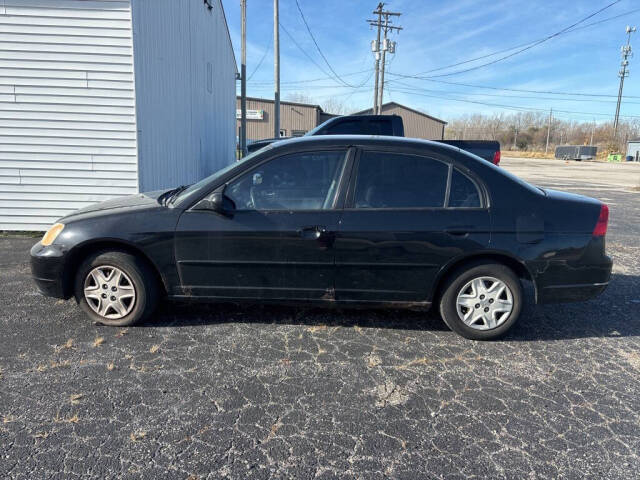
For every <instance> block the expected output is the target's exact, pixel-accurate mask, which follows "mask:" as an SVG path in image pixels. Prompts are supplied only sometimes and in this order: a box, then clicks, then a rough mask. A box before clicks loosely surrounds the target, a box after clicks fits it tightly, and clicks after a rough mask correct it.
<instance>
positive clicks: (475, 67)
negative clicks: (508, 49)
mask: <svg viewBox="0 0 640 480" xmlns="http://www.w3.org/2000/svg"><path fill="white" fill-rule="evenodd" d="M296 1H297V0H296ZM620 1H621V0H615V1H614V2H611V3H610V4H609V5H607V6H605V7H603V8H601V9H599V10H597V11H595V12H593V13H592V14H590V15H588V16H586V17H584V18H582V19H581V20H579V21H577V22H575V23H574V24H572V25H570V26H568V27H565V28H563V29H562V30H560V31H558V32H555V33H553V34H551V35H547V36H546V37H544V38H542V39H540V40H538V41H535V42H533V43H531V44H529V45H527V46H525V47H523V48H521V49H519V50H517V51H515V52H513V53H510V54H509V55H505V56H503V57H500V58H496V59H495V60H492V61H490V62H487V63H483V64H481V65H475V66H473V67H469V68H466V69H463V70H457V71H455V72H449V73H441V74H439V75H431V76H430V77H427V78H438V77H449V76H452V75H459V74H461V73H467V72H471V71H473V70H478V69H479V68H484V67H487V66H489V65H494V64H496V63H498V62H501V61H503V60H506V59H508V58H511V57H514V56H516V55H519V54H520V53H522V52H526V51H527V50H530V49H532V48H533V47H536V46H538V45H540V44H541V43H544V42H547V41H549V40H551V39H552V38H555V37H557V36H559V35H562V34H564V33H567V31H569V30H571V29H572V28H574V27H575V26H577V25H579V24H581V23H583V22H585V21H586V20H589V19H590V18H592V17H594V16H595V15H597V14H599V13H601V12H603V11H604V10H606V9H608V8H610V7H612V6H613V5H615V4H616V3H620ZM404 77H405V78H411V77H412V75H406V76H404Z"/></svg>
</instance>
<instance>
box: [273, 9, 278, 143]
mask: <svg viewBox="0 0 640 480" xmlns="http://www.w3.org/2000/svg"><path fill="white" fill-rule="evenodd" d="M278 10H279V7H278V0H273V80H274V84H275V95H274V103H273V136H274V137H276V138H279V137H280V20H279V18H278V17H279V15H278V13H279V12H278Z"/></svg>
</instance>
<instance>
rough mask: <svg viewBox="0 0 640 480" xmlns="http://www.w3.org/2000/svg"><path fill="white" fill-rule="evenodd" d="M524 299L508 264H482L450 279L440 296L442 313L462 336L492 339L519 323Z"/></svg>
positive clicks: (460, 271)
mask: <svg viewBox="0 0 640 480" xmlns="http://www.w3.org/2000/svg"><path fill="white" fill-rule="evenodd" d="M522 302H523V295H522V285H521V284H520V280H519V279H518V277H517V276H516V274H515V273H514V272H513V271H512V270H511V269H510V268H509V267H507V266H505V265H502V264H499V263H480V264H475V265H471V266H468V267H467V268H465V269H461V270H458V271H457V272H456V273H455V274H453V275H452V276H451V277H450V278H449V280H448V282H447V283H446V285H445V287H444V290H443V294H442V296H441V298H440V314H441V315H442V319H443V320H444V322H445V323H446V324H447V326H448V327H449V328H451V330H453V331H454V332H456V333H458V334H460V335H462V336H463V337H465V338H469V339H472V340H492V339H495V338H498V337H500V336H502V335H504V334H505V333H506V332H507V330H509V329H510V328H511V327H512V326H513V324H514V323H516V321H517V320H518V317H519V316H520V312H521V310H522Z"/></svg>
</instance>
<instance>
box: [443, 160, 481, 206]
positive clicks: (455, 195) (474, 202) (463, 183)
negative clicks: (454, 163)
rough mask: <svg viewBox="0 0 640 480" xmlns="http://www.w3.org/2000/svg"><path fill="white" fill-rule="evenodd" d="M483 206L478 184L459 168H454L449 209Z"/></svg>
mask: <svg viewBox="0 0 640 480" xmlns="http://www.w3.org/2000/svg"><path fill="white" fill-rule="evenodd" d="M481 206H482V204H481V203H480V191H479V190H478V187H477V186H476V184H475V183H474V182H473V181H472V180H471V179H470V178H469V177H467V176H466V175H464V174H463V173H462V172H460V171H459V170H458V169H457V168H454V169H453V173H452V174H451V190H450V192H449V207H456V208H478V207H481Z"/></svg>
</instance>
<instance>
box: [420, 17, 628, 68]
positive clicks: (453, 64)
mask: <svg viewBox="0 0 640 480" xmlns="http://www.w3.org/2000/svg"><path fill="white" fill-rule="evenodd" d="M636 12H640V8H636V9H634V10H630V11H628V12H625V13H621V14H620V15H615V16H613V17H608V18H604V19H602V20H598V21H596V22H592V23H589V24H587V25H581V26H579V27H578V26H576V27H574V28H572V29H570V30H567V31H565V32H564V33H561V34H558V35H557V36H559V35H564V34H567V33H573V32H577V31H579V30H583V29H585V28H589V27H593V26H595V25H599V24H601V23H605V22H609V21H611V20H615V19H617V18H621V17H625V16H627V15H630V14H632V13H636ZM543 41H546V37H543V38H539V39H537V40H531V41H529V42H525V43H521V44H518V45H514V46H512V47H509V48H504V49H502V50H497V51H495V52H492V53H487V54H486V55H481V56H479V57H475V58H470V59H468V60H463V61H461V62H457V63H452V64H450V65H445V66H444V67H438V68H432V69H431V70H425V71H424V72H420V73H418V74H417V75H425V74H427V73H433V72H439V71H440V70H446V69H448V68H453V67H458V66H460V65H465V64H467V63H472V62H475V61H478V60H483V59H485V58H489V57H493V56H494V55H499V54H501V53H505V52H510V51H511V50H515V49H516V48H522V47H526V46H529V45H531V46H532V47H533V46H535V45H534V44H536V43H537V42H540V43H542V42H543Z"/></svg>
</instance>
